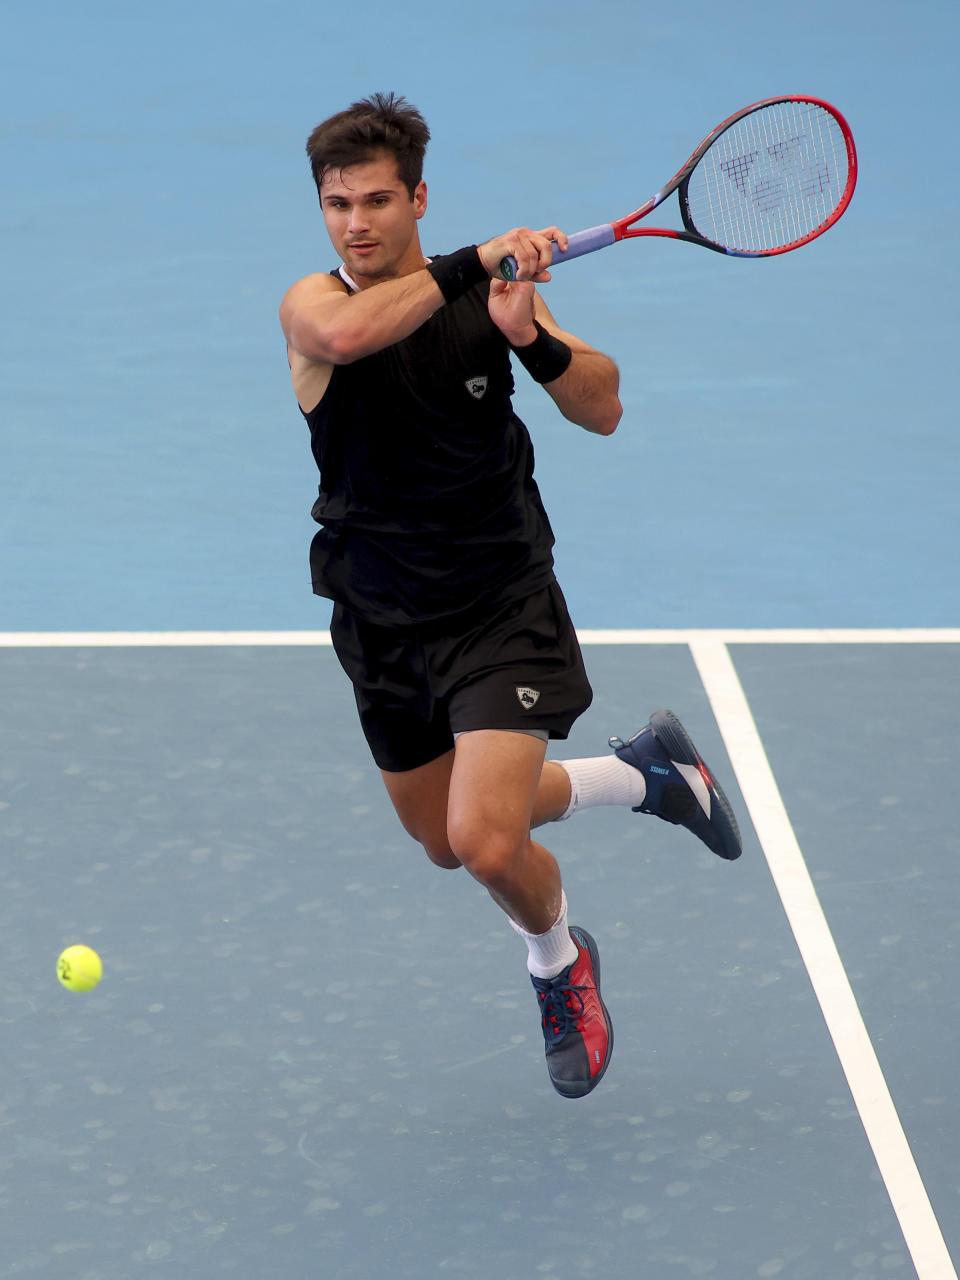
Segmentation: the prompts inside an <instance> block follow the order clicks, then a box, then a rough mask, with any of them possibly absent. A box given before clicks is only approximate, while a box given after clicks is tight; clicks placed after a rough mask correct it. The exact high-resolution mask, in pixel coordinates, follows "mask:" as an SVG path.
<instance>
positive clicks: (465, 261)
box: [427, 244, 488, 302]
mask: <svg viewBox="0 0 960 1280" xmlns="http://www.w3.org/2000/svg"><path fill="white" fill-rule="evenodd" d="M427 270H428V271H429V272H430V274H431V275H432V276H433V278H434V280H435V281H436V282H437V288H438V289H439V290H440V292H441V293H442V294H443V300H444V302H454V301H455V300H456V299H457V298H462V297H463V295H464V294H465V293H467V292H468V290H470V289H472V288H473V287H474V285H478V284H482V282H483V281H484V280H486V279H487V278H488V277H487V269H486V267H485V266H484V265H483V263H482V262H481V261H480V255H479V253H478V252H477V246H476V245H475V244H471V245H468V246H467V248H466V249H458V250H457V251H456V253H445V254H444V255H443V256H442V257H440V258H434V259H433V261H432V262H428V263H427Z"/></svg>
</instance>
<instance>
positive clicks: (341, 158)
mask: <svg viewBox="0 0 960 1280" xmlns="http://www.w3.org/2000/svg"><path fill="white" fill-rule="evenodd" d="M429 136H430V135H429V131H428V128H427V125H426V123H425V121H424V119H423V117H422V115H421V114H420V112H419V111H417V110H416V109H415V108H414V107H412V106H411V105H409V104H408V103H407V102H406V100H405V99H403V98H401V97H397V96H396V95H393V94H390V95H384V94H375V95H373V96H372V97H371V98H369V99H366V100H364V101H361V102H357V103H355V104H354V105H353V106H351V107H350V108H349V109H348V110H346V111H342V112H339V113H338V114H336V115H334V116H332V117H331V118H330V119H328V120H326V121H325V122H324V123H322V124H320V125H318V127H317V128H316V129H314V131H313V132H312V133H311V135H310V138H309V141H308V143H307V153H308V155H309V158H310V163H311V166H312V172H313V177H314V180H315V182H316V186H317V190H318V193H319V196H320V208H321V212H322V215H323V219H324V222H325V224H326V229H327V232H328V234H329V236H330V239H331V241H332V243H333V247H334V250H335V251H336V253H337V255H338V256H339V258H340V260H341V265H339V266H338V267H337V268H336V269H335V270H333V271H331V272H329V273H323V272H321V273H318V274H314V275H309V276H306V277H305V278H304V279H302V280H299V281H298V282H297V283H296V284H294V285H293V286H292V288H291V289H290V290H289V291H288V293H287V294H286V296H285V298H284V299H283V303H282V305H281V308H280V319H281V324H282V327H283V332H284V334H285V336H286V340H287V350H288V356H289V362H290V371H291V375H292V379H293V389H294V392H295V394H296V397H297V401H298V403H299V406H300V409H301V412H302V413H303V415H304V417H305V419H306V422H307V425H308V427H309V429H310V437H311V442H312V448H313V454H314V458H315V459H316V462H317V465H318V467H319V471H320V490H319V497H318V499H317V501H316V503H315V505H314V508H313V516H314V519H315V520H316V521H317V522H318V523H319V524H320V526H321V528H320V530H319V532H318V533H317V534H316V536H315V538H314V540H313V543H312V545H311V553H310V562H311V569H312V578H313V589H314V591H315V592H316V593H317V594H318V595H321V596H325V597H328V598H330V599H332V600H333V601H334V608H333V615H332V619H331V633H332V638H333V644H334V647H335V649H336V653H337V656H338V658H339V660H340V662H341V664H342V666H343V668H344V670H345V671H346V673H347V675H348V676H349V678H350V679H351V681H352V682H353V687H354V692H355V695H356V701H357V707H358V711H359V715H360V722H361V725H362V727H363V732H364V734H365V736H366V739H367V742H368V744H369V747H370V751H371V753H372V755H373V758H374V760H375V762H376V764H377V765H378V767H379V769H380V770H381V773H382V777H383V781H384V783H385V785H386V788H387V791H388V793H389V795H390V799H391V801H392V802H393V805H394V807H395V809H396V812H397V814H398V816H399V818H400V821H401V822H402V823H403V825H404V827H405V828H406V830H407V831H408V832H409V833H410V835H411V836H413V837H414V839H416V840H417V841H419V842H420V843H421V844H422V845H423V847H424V849H425V850H426V853H427V856H428V857H429V858H430V859H431V861H433V862H434V863H435V864H436V865H437V866H439V867H446V868H451V869H454V868H458V867H466V869H467V871H468V872H469V873H470V875H472V876H473V877H474V878H475V879H476V880H477V881H479V883H480V884H482V885H483V886H484V887H485V888H486V889H487V890H488V892H489V894H490V896H491V897H492V898H493V900H494V902H496V903H497V904H498V905H499V906H500V907H501V908H502V909H503V911H504V912H505V913H506V915H507V917H508V918H509V920H510V922H511V924H512V925H513V927H514V928H515V929H516V931H517V932H518V933H519V934H520V935H521V936H522V937H523V939H524V941H525V942H526V946H527V952H528V960H527V964H528V968H529V971H530V974H531V977H532V980H533V985H534V988H535V990H536V993H537V996H538V999H539V1004H540V1016H541V1022H542V1027H543V1033H544V1040H545V1045H546V1056H547V1067H548V1071H549V1075H550V1079H551V1081H552V1082H553V1085H554V1087H555V1088H556V1089H557V1091H558V1092H559V1093H560V1094H562V1095H563V1096H565V1097H569V1098H578V1097H582V1096H584V1095H585V1094H587V1093H589V1092H590V1091H591V1090H592V1089H593V1088H595V1087H596V1085H597V1084H598V1083H599V1081H600V1079H601V1078H602V1076H603V1074H604V1072H605V1071H606V1068H607V1065H608V1063H609V1061H610V1054H611V1050H612V1046H613V1029H612V1026H611V1022H610V1018H609V1016H608V1014H607V1011H606V1008H605V1007H604V1004H603V1001H602V999H601V995H600V982H599V979H600V965H599V957H598V954H597V947H596V943H595V942H594V940H593V938H592V937H591V936H590V934H589V933H587V931H586V930H585V929H582V928H580V927H577V926H573V927H571V926H570V925H569V924H568V919H567V901H566V896H565V894H564V889H563V884H562V881H561V876H560V869H559V867H558V865H557V862H556V860H555V859H554V857H553V856H552V855H551V854H550V853H549V852H548V851H547V849H546V848H544V846H543V845H541V844H540V843H538V842H537V841H535V840H533V839H532V838H531V830H532V829H533V828H536V827H540V826H541V825H543V824H544V823H547V822H551V821H555V820H559V819H564V818H569V817H570V816H571V815H572V814H573V813H575V812H577V811H578V810H580V809H584V808H588V807H590V806H593V805H603V804H607V805H609V804H620V805H625V806H627V807H630V808H633V809H635V810H639V811H641V812H643V813H649V814H655V815H657V816H658V817H661V818H664V819H665V820H666V821H668V822H673V823H679V824H682V825H683V826H686V827H688V828H689V829H690V830H691V831H692V832H693V833H694V834H695V835H697V836H698V837H699V838H700V839H701V840H703V841H704V842H705V843H706V844H707V845H708V846H709V847H710V848H711V849H712V850H714V852H716V853H718V854H719V855H720V856H721V857H724V858H736V857H737V856H739V853H740V837H739V833H738V831H737V825H736V820H735V818H734V816H733V814H732V812H731V810H730V806H729V804H728V803H727V801H726V798H725V797H724V795H723V792H722V791H721V789H720V787H719V786H718V785H717V783H716V782H715V781H714V780H713V778H712V777H711V775H710V774H709V772H708V771H707V769H706V767H705V765H704V764H703V762H702V760H701V759H700V757H699V755H698V754H697V752H696V750H695V748H694V747H693V744H692V743H691V742H690V740H689V738H688V736H687V735H686V733H685V731H684V730H683V727H682V725H681V724H680V722H679V721H678V720H677V719H676V717H675V716H673V715H672V713H670V712H658V713H656V714H655V715H654V716H653V717H651V722H650V724H648V725H647V726H646V727H645V728H644V729H642V730H640V732H639V733H637V734H636V735H635V736H634V737H633V738H631V739H630V741H629V742H626V743H623V742H620V741H619V740H618V739H612V740H611V746H613V747H614V748H615V749H614V751H613V752H612V753H611V754H610V755H609V756H603V757H598V758H596V759H588V760H567V761H563V762H549V763H545V755H546V747H547V742H548V741H549V740H550V739H564V738H566V737H567V735H568V733H569V731H570V727H571V725H572V724H573V723H574V721H575V720H576V719H577V717H578V716H579V715H581V714H582V713H583V711H585V710H586V708H587V707H588V706H589V705H590V701H591V697H592V694H591V690H590V685H589V682H588V680H587V676H586V672H585V670H584V665H583V660H582V657H581V654H580V649H579V647H578V644H577V639H576V635H575V633H574V629H573V626H572V624H571V621H570V618H569V616H568V613H567V609H566V605H565V603H564V599H563V596H562V594H561V592H560V588H559V586H558V585H557V582H556V579H555V577H554V569H553V555H552V547H553V542H554V539H553V534H552V532H551V528H550V523H549V520H548V518H547V514H546V512H545V510H544V507H543V503H542V502H541V499H540V494H539V492H538V489H537V485H536V482H535V480H534V476H533V450H532V446H531V441H530V437H529V435H528V433H527V430H526V428H525V427H524V425H523V423H522V422H521V421H520V420H519V418H518V417H517V416H516V414H515V413H514V411H513V407H512V404H511V395H512V392H513V389H514V383H513V376H512V371H511V366H512V361H513V360H515V361H516V362H517V364H518V365H519V366H520V367H521V368H522V369H524V370H525V371H526V373H527V374H529V376H530V377H532V378H533V379H534V380H535V381H536V382H539V383H540V384H541V385H542V386H543V388H544V390H545V391H546V392H547V394H548V395H549V396H550V397H551V399H552V400H553V401H554V403H555V404H556V406H557V408H558V409H559V411H560V413H561V414H562V415H563V416H564V417H565V418H567V419H569V420H570V421H571V422H573V423H575V424H576V425H577V426H580V427H583V428H584V429H585V430H587V431H590V432H592V433H594V434H596V435H598V436H608V435H610V434H611V433H612V432H613V431H614V429H615V428H616V426H617V424H618V422H619V420H620V416H621V406H620V401H619V398H618V388H619V375H618V371H617V368H616V366H615V364H614V362H613V361H612V360H611V359H610V358H609V357H608V356H605V355H602V354H601V353H600V352H599V351H596V350H594V348H593V347H591V346H589V345H588V344H587V343H586V342H584V341H582V340H581V339H580V338H577V337H575V336H574V335H573V334H571V333H568V332H566V331H564V330H563V329H561V328H560V326H559V325H558V324H557V322H556V321H555V320H554V318H553V316H552V315H551V314H550V312H549V310H548V309H547V307H546V305H545V304H544V302H543V299H542V298H541V296H540V294H539V292H538V291H537V288H536V285H537V284H542V283H546V282H547V281H549V279H550V273H549V270H548V268H549V265H550V259H551V252H552V251H551V241H552V240H556V242H557V243H558V244H559V245H560V246H561V247H563V246H564V245H565V242H566V237H565V236H564V234H563V232H562V231H560V230H559V229H558V228H557V227H548V228H546V229H544V230H540V231H533V230H531V229H529V228H527V227H518V228H515V229H513V230H511V231H507V232H505V233H504V234H502V235H498V236H495V237H494V238H493V239H491V240H487V241H486V242H485V243H483V244H480V245H479V246H475V245H470V246H468V247H466V248H463V249H458V250H456V251H455V252H453V253H448V254H443V255H439V254H438V255H434V256H432V257H427V256H425V255H424V253H423V250H422V248H421V244H420V235H419V228H420V220H421V219H422V218H423V216H424V214H425V213H426V209H427V188H426V185H425V183H424V181H423V174H422V170H423V158H424V153H425V150H426V145H427V142H428V139H429ZM508 254H512V255H513V256H514V257H515V258H516V260H517V263H518V266H519V271H518V279H517V281H516V282H512V283H509V284H508V283H506V282H505V281H503V280H501V279H499V278H498V275H497V273H498V265H499V263H500V260H501V259H502V258H504V257H505V256H507V255H508Z"/></svg>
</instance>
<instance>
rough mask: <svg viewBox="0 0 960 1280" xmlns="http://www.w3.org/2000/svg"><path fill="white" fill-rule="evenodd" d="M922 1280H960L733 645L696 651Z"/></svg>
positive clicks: (694, 647) (706, 645)
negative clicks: (762, 735) (742, 681)
mask: <svg viewBox="0 0 960 1280" xmlns="http://www.w3.org/2000/svg"><path fill="white" fill-rule="evenodd" d="M690 650H691V653H692V654H693V659H694V662H695V663H696V665H697V670H698V671H699V673H700V678H701V680H702V681H703V686H704V688H705V689H706V692H707V696H708V697H709V699H710V704H711V706H712V707H713V713H714V715H715V716H716V719H717V724H718V725H719V726H720V732H721V734H722V735H723V740H724V743H725V745H726V748H727V753H728V755H729V756H730V761H731V763H732V765H733V768H734V771H735V773H736V775H737V781H738V782H739V784H740V790H741V791H742V793H743V798H744V801H745V803H746V805H747V808H748V810H749V812H750V817H751V819H752V820H753V825H754V827H755V828H756V832H757V835H758V837H759V839H760V844H761V846H762V848H763V852H764V854H765V856H766V859H767V862H768V863H769V865H770V871H771V873H772V875H773V879H774V882H775V884H776V886H777V891H778V892H779V894H780V898H781V901H782V902H783V907H784V910H785V911H786V913H787V918H788V920H789V921H790V927H791V929H792V930H793V934H794V937H795V938H796V940H797V946H798V947H799V949H800V954H801V956H802V958H803V962H804V964H805V965H806V969H807V973H808V974H809V976H810V981H811V982H812V984H813V989H814V991H815V992H816V996H817V999H818V1001H819V1002H820V1008H821V1009H822V1011H823V1016H824V1019H825V1021H826V1024H827V1028H828V1030H829V1032H830V1035H831V1037H832V1039H833V1043H834V1045H835V1047H836V1050H837V1055H838V1057H839V1059H840V1064H841V1066H842V1067H843V1071H844V1074H845V1075H846V1077H847V1083H848V1084H849V1086H850V1092H851V1093H852V1094H853V1099H854V1102H855V1104H856V1107H857V1110H858V1111H859V1113H860V1118H861V1120H862V1122H863V1127H864V1129H865V1131H866V1134H867V1138H868V1140H869V1142H870V1146H871V1147H872V1148H873V1154H874V1157H875V1158H876V1161H877V1166H878V1168H879V1170H880V1174H881V1176H882V1178H883V1181H884V1184H885V1186H886V1188H887V1192H888V1194H889V1196H890V1200H891V1203H892V1205H893V1209H894V1212H895V1213H896V1215H897V1219H898V1220H899V1222H900V1229H901V1230H902V1232H903V1237H904V1240H905V1241H906V1245H907V1248H908V1249H909V1251H910V1256H911V1258H912V1259H913V1264H914V1266H915V1267H916V1269H917V1276H918V1277H919V1280H957V1273H956V1271H955V1270H954V1267H953V1263H952V1262H951V1260H950V1255H949V1254H948V1253H947V1246H946V1244H945V1242H944V1239H943V1234H942V1233H941V1231H940V1226H939V1224H938V1222H937V1219H936V1217H935V1215H934V1212H933V1208H932V1206H931V1204H930V1200H929V1198H928V1196H927V1192H926V1188H925V1187H924V1185H923V1182H922V1180H921V1178H920V1173H919V1170H918V1169H917V1166H916V1162H915V1161H914V1158H913V1154H912V1152H911V1150H910V1145H909V1143H908V1142H907V1138H906V1134H905V1133H904V1131H903V1126H902V1125H901V1123H900V1118H899V1116H898V1115H897V1111H896V1107H895V1106H894V1104H893V1099H892V1098H891V1096H890V1091H889V1089H888V1088H887V1082H886V1080H885V1079H884V1077H883V1072H882V1071H881V1069H880V1064H879V1062H878V1061H877V1055H876V1053H875V1051H874V1048H873V1045H872V1044H871V1043H870V1037H869V1035H868V1033H867V1029H866V1027H865V1025H864V1022H863V1017H862V1015H861V1013H860V1009H859V1008H858V1006H857V1001H856V997H855V996H854V994H853V990H852V988H851V986H850V982H849V980H848V978H847V975H846V972H845V971H844V968H843V962H842V961H841V959H840V955H839V952H838V951H837V946H836V943H835V942H834V940H833V935H832V934H831V932H830V927H829V925H828V924H827V921H826V917H825V916H824V914H823V909H822V907H821V906H820V902H819V899H818V898H817V893H816V889H815V888H814V885H813V881H812V880H811V878H810V873H809V871H808V870H807V866H806V863H805V862H804V859H803V854H802V853H801V851H800V846H799V844H798V843H797V838H796V836H795V835H794V832H793V827H792V826H791V824H790V819H789V817H788V816H787V811H786V808H785V807H784V804H783V800H782V799H781V796H780V791H779V788H778V787H777V783H776V779H775V778H774V776H773V771H772V770H771V768H770V763H769V761H768V760H767V755H766V752H765V751H764V748H763V744H762V742H761V740H760V734H759V733H758V731H757V727H756V724H755V723H754V719H753V715H752V713H751V711H750V707H749V704H748V703H747V699H746V696H745V694H744V692H743V687H742V685H741V684H740V680H739V678H738V676H737V673H736V670H735V669H734V665H733V662H732V660H731V658H730V653H729V651H728V649H727V647H726V645H725V644H724V643H723V642H722V641H720V640H717V639H709V640H697V641H694V642H692V643H691V645H690Z"/></svg>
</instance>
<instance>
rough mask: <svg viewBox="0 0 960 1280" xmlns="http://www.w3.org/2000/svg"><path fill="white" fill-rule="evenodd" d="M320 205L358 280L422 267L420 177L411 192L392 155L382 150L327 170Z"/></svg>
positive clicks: (424, 195)
mask: <svg viewBox="0 0 960 1280" xmlns="http://www.w3.org/2000/svg"><path fill="white" fill-rule="evenodd" d="M320 207H321V209H322V211H323V219H324V222H325V223H326V226H327V232H328V233H329V235H330V239H331V241H332V242H333V247H334V249H336V251H337V253H339V255H340V257H341V258H342V259H343V262H344V264H345V266H346V268H347V271H348V272H349V274H350V275H351V276H352V277H353V279H355V280H356V281H357V282H358V283H361V282H363V283H369V284H373V283H376V281H377V280H383V279H389V278H391V277H393V276H397V275H404V274H406V273H407V272H409V271H416V270H419V268H420V267H422V266H423V253H422V251H421V249H420V238H419V236H418V234H417V222H418V220H419V219H420V218H422V217H423V215H424V212H425V211H426V207H427V188H426V184H425V183H423V182H421V183H419V185H418V186H417V188H416V190H415V191H414V194H413V199H411V198H410V193H409V191H408V190H407V188H406V187H405V186H404V184H403V183H402V182H401V180H400V176H399V174H398V173H397V162H396V160H395V159H394V158H393V156H391V155H389V154H386V153H381V154H379V155H377V156H375V157H374V158H373V159H372V160H368V161H365V162H364V163H363V164H354V165H348V166H347V167H346V168H344V169H332V170H328V171H327V173H326V174H324V177H323V181H322V183H321V186H320Z"/></svg>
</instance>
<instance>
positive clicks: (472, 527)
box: [304, 272, 554, 626]
mask: <svg viewBox="0 0 960 1280" xmlns="http://www.w3.org/2000/svg"><path fill="white" fill-rule="evenodd" d="M332 274H335V275H338V276H340V273H339V272H333V273H332ZM341 278H342V277H341ZM488 291H489V284H488V283H483V284H480V285H478V286H477V287H476V288H474V289H471V290H470V291H469V292H468V293H467V294H465V295H464V296H463V297H461V298H459V299H457V300H456V301H455V302H453V303H448V304H447V305H445V306H442V307H440V309H439V310H438V311H437V312H435V313H434V315H433V316H431V317H430V319H429V320H427V321H426V322H425V323H424V324H423V325H421V326H420V328H419V329H417V330H416V331H415V332H414V333H412V334H411V335H410V336H409V337H408V338H405V339H403V341H401V342H397V343H394V345H393V346H390V347H387V348H385V349H384V350H383V351H378V352H376V353H375V354H373V355H371V356H366V357H365V358H363V359H361V360H357V361H356V362H354V363H353V364H347V365H335V366H334V368H333V373H332V375H331V378H330V383H329V385H328V387H327V390H326V391H325V393H324V395H323V398H322V399H321V401H320V403H319V404H318V405H317V406H316V408H314V409H313V410H312V411H311V412H309V413H305V414H304V417H305V418H306V420H307V425H308V426H309V428H310V439H311V446H312V449H313V456H314V458H315V459H316V462H317V466H318V467H319V468H320V492H319V497H318V498H317V501H316V502H315V503H314V506H313V511H312V515H313V518H314V519H315V520H316V521H317V522H318V523H319V524H321V525H322V526H323V528H322V529H321V530H320V532H319V533H317V535H316V536H315V537H314V539H313V543H312V545H311V548H310V566H311V572H312V578H313V589H314V592H315V593H316V594H317V595H321V596H327V597H329V598H330V599H333V600H335V601H337V602H339V603H340V604H343V605H345V606H346V607H347V608H348V609H349V610H350V611H351V612H353V613H356V614H359V615H360V616H361V617H363V618H365V619H366V620H367V621H369V622H373V623H377V624H380V625H384V626H398V625H399V626H403V625H411V624H412V625H423V624H426V623H431V622H441V623H442V622H443V621H444V620H446V619H449V618H452V617H453V616H455V615H465V616H466V615H469V614H471V613H473V612H475V611H476V612H479V611H482V610H485V609H487V608H489V606H490V604H492V603H496V602H499V601H506V600H511V599H516V598H518V597H521V596H525V595H527V594H530V593H532V592H533V591H537V590H539V589H540V588H541V587H543V586H546V585H547V583H549V582H552V581H553V554H552V548H553V541H554V539H553V533H552V530H551V528H550V523H549V520H548V518H547V514H546V512H545V510H544V507H543V503H542V501H541V498H540V493H539V490H538V488H537V485H536V482H535V481H534V478H533V464H534V457H533V445H532V442H531V440H530V436H529V433H528V431H527V429H526V427H525V426H524V424H523V423H522V422H521V421H520V419H519V418H518V417H517V416H516V414H515V413H514V412H513V407H512V403H511V395H512V393H513V376H512V373H511V370H510V354H509V353H510V348H509V346H508V344H507V341H506V339H505V338H504V336H503V334H502V333H501V332H500V330H499V329H498V328H497V327H496V325H495V324H494V323H493V321H492V320H491V319H490V316H489V313H488V311H487V294H488Z"/></svg>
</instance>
